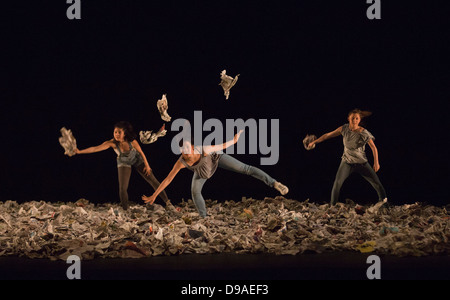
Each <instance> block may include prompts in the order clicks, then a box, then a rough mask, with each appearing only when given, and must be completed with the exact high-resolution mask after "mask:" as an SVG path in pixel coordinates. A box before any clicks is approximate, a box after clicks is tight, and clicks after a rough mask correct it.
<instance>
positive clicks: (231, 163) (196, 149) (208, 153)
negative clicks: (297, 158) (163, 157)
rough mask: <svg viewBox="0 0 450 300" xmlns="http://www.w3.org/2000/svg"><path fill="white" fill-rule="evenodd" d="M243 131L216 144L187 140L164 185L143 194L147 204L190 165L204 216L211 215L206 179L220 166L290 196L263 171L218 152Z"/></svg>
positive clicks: (196, 201)
mask: <svg viewBox="0 0 450 300" xmlns="http://www.w3.org/2000/svg"><path fill="white" fill-rule="evenodd" d="M241 133H242V130H241V131H239V132H238V133H237V134H236V135H235V136H234V138H233V139H232V140H230V141H228V142H226V143H224V144H221V145H215V146H203V147H200V146H194V145H192V143H191V142H190V141H186V140H184V141H183V145H182V147H181V156H180V158H179V159H178V160H177V161H176V163H175V165H174V166H173V168H172V170H171V171H170V173H169V175H167V177H166V178H165V179H164V180H163V181H162V182H161V185H160V186H159V187H158V189H156V191H155V192H154V193H153V195H151V196H150V197H147V196H142V200H144V201H145V203H150V204H152V203H153V202H154V201H155V199H156V197H157V196H158V195H159V194H160V193H161V192H163V191H164V189H165V188H166V187H167V186H168V185H169V184H170V183H171V182H172V180H173V179H174V178H175V176H176V175H177V174H178V172H179V171H180V170H181V169H183V168H187V169H189V170H191V171H193V172H194V176H193V177H192V183H191V194H192V199H193V201H194V204H195V207H196V208H197V211H198V213H199V215H200V216H201V217H202V218H204V217H206V216H207V212H206V205H205V200H204V199H203V196H202V188H203V185H204V184H205V182H206V181H207V180H208V179H209V178H211V177H212V176H213V175H214V173H215V171H216V170H217V168H218V167H219V168H222V169H226V170H229V171H233V172H236V173H241V174H245V175H250V176H252V177H254V178H256V179H259V180H261V181H262V182H264V183H265V184H266V185H268V186H270V187H273V188H275V189H277V190H278V191H279V192H280V193H281V194H282V195H286V194H287V193H288V191H289V189H288V188H287V187H286V186H284V185H283V184H281V183H280V182H278V181H276V180H275V179H273V178H272V177H270V176H269V175H268V174H266V173H265V172H263V171H262V170H260V169H258V168H256V167H253V166H250V165H247V164H244V163H242V162H240V161H239V160H237V159H235V158H233V157H231V156H230V155H228V154H225V153H223V154H220V153H218V152H222V150H224V149H226V148H228V147H230V146H232V145H234V144H236V143H237V141H238V140H239V137H240V135H241Z"/></svg>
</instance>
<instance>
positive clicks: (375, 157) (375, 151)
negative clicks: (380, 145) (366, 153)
mask: <svg viewBox="0 0 450 300" xmlns="http://www.w3.org/2000/svg"><path fill="white" fill-rule="evenodd" d="M369 146H370V149H372V154H373V170H374V171H375V172H378V170H380V163H379V162H378V149H377V146H375V143H374V142H373V140H369Z"/></svg>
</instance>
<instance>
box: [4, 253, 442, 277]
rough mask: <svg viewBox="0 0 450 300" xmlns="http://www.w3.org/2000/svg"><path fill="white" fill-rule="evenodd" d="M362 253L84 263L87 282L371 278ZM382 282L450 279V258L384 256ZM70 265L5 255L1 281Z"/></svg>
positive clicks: (54, 273) (58, 271) (56, 273)
mask: <svg viewBox="0 0 450 300" xmlns="http://www.w3.org/2000/svg"><path fill="white" fill-rule="evenodd" d="M370 255H371V254H370V253H367V254H362V253H358V252H333V253H322V254H303V255H296V256H289V255H283V256H277V255H270V254H224V253H222V254H208V255H199V254H185V255H179V256H156V257H149V258H142V259H101V258H99V259H94V260H86V261H81V279H84V280H97V279H112V280H155V279H159V280H310V279H312V280H321V279H327V280H330V279H331V280H333V279H336V280H343V279H349V280H359V279H362V280H365V279H367V275H366V272H367V269H368V268H369V267H370V266H371V264H370V263H367V262H366V260H367V257H369V256H370ZM380 260H381V279H389V280H395V279H406V280H412V279H414V280H417V279H446V280H448V279H450V256H438V255H436V256H426V257H395V256H385V255H380ZM70 266H71V265H70V264H67V263H66V262H65V261H51V260H47V259H29V258H20V257H0V279H2V280H8V279H14V280H18V279H19V280H20V279H27V280H29V279H31V280H33V279H40V280H43V279H44V280H67V277H66V271H67V269H68V267H70Z"/></svg>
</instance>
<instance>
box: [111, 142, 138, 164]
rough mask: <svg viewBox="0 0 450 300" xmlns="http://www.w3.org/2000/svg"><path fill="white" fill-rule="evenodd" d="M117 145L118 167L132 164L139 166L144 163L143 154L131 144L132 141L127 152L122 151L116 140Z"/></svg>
mask: <svg viewBox="0 0 450 300" xmlns="http://www.w3.org/2000/svg"><path fill="white" fill-rule="evenodd" d="M114 143H115V144H116V147H115V148H114V151H115V152H116V153H117V167H131V166H139V165H140V164H142V163H144V160H143V159H142V157H141V154H139V152H137V150H136V149H135V148H134V147H133V145H131V143H130V142H128V144H129V145H130V150H129V151H127V152H122V151H121V150H120V147H119V143H117V142H114Z"/></svg>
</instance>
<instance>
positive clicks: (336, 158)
mask: <svg viewBox="0 0 450 300" xmlns="http://www.w3.org/2000/svg"><path fill="white" fill-rule="evenodd" d="M381 2H382V19H381V20H368V19H367V17H366V10H367V8H368V6H369V5H368V4H366V1H365V0H358V1H344V0H338V1H312V0H308V1H283V2H279V1H277V2H275V1H271V2H269V1H258V2H244V1H240V2H234V1H227V2H223V1H220V2H219V1H196V2H194V1H184V2H180V1H178V2H172V1H137V0H135V1H125V0H108V1H104V0H97V1H82V4H81V5H82V12H81V20H68V19H67V17H66V10H67V8H68V7H69V5H68V4H66V1H63V0H59V1H55V0H52V1H48V0H47V1H44V0H42V1H8V3H7V4H6V3H5V4H2V8H1V13H2V18H1V23H2V25H1V32H2V33H1V40H2V41H1V50H0V51H1V66H0V69H1V81H0V101H1V109H0V114H1V115H0V117H1V118H0V120H1V124H2V126H1V128H2V135H1V137H2V138H1V140H2V143H1V159H0V164H1V169H0V170H1V171H0V172H1V173H0V177H1V182H0V201H5V200H16V201H19V202H23V201H30V200H45V201H76V200H78V199H79V198H86V199H88V200H90V201H92V202H95V203H105V202H118V185H117V168H116V162H115V156H116V154H115V153H114V152H113V151H112V150H108V151H105V152H100V153H96V154H90V155H78V156H75V157H71V158H69V157H67V156H65V155H64V150H63V148H62V147H61V146H60V145H59V143H58V137H59V136H60V132H59V130H60V128H61V127H63V126H65V127H67V128H69V129H71V130H72V131H73V133H74V135H75V137H76V138H77V143H78V147H79V148H80V149H84V148H86V147H89V146H94V145H98V144H100V143H102V142H103V141H105V140H108V139H111V138H112V132H113V126H114V124H115V123H116V122H117V121H120V120H128V121H130V122H131V123H132V124H133V125H134V128H135V131H136V132H139V131H140V130H156V129H158V128H160V127H161V125H162V124H163V121H162V120H161V118H160V116H159V113H158V111H157V109H156V100H158V99H160V98H161V95H162V94H164V93H166V94H167V98H168V101H169V111H168V112H169V114H170V115H171V117H172V120H174V119H178V118H186V119H192V118H193V115H194V110H201V111H202V112H203V119H204V120H206V119H209V118H218V119H220V120H222V121H223V122H225V120H226V119H227V118H231V119H237V118H242V119H244V120H247V119H250V118H253V119H256V120H259V119H279V120H280V133H279V139H280V159H279V162H278V164H276V165H274V166H260V167H261V169H263V170H264V171H266V172H267V173H269V174H270V175H272V176H273V177H274V178H276V179H278V180H279V181H281V182H282V183H284V184H286V185H287V186H288V187H289V188H290V193H289V194H288V195H287V196H289V197H290V198H292V199H297V200H300V201H303V200H305V199H307V198H309V199H311V201H314V202H328V201H329V195H330V192H331V187H332V184H333V180H334V176H335V174H336V171H337V168H338V166H339V163H340V157H341V155H342V151H343V146H342V139H341V138H335V139H332V140H329V141H326V142H325V143H323V144H319V145H318V146H317V148H316V149H315V150H313V151H306V150H305V149H304V148H303V145H302V139H303V137H304V136H305V135H306V134H307V133H314V134H316V135H318V136H319V135H321V134H323V133H325V132H328V131H331V130H334V129H336V128H337V127H339V126H341V125H343V124H344V123H346V117H347V113H348V111H350V110H351V109H353V108H355V107H358V108H361V109H367V110H370V111H372V112H373V115H372V116H371V117H369V118H368V119H367V122H366V124H365V126H366V128H367V129H368V130H369V131H371V132H372V134H373V135H374V136H375V137H376V140H375V143H376V145H377V147H378V150H379V160H380V165H381V170H380V171H379V172H378V175H379V177H380V179H381V181H382V183H383V184H384V186H385V188H386V191H387V193H388V197H389V200H390V201H391V202H392V203H394V204H403V203H413V202H416V201H423V202H429V203H432V204H437V205H441V204H446V203H447V199H448V197H447V189H448V187H447V186H448V182H449V160H448V142H447V138H448V127H449V126H448V125H449V121H448V110H447V107H448V102H449V95H450V94H449V91H448V85H449V76H448V75H449V74H448V69H449V65H448V63H447V56H448V53H450V52H449V50H450V49H449V45H450V44H449V28H450V27H449V24H448V23H449V22H448V20H449V18H448V15H447V12H446V10H445V9H444V7H443V6H442V4H440V3H439V2H437V1H432V2H430V1H394V2H395V3H392V2H393V1H386V0H383V1H381ZM223 69H226V70H227V73H228V74H230V75H232V76H234V75H236V74H241V76H240V77H239V81H238V83H237V85H236V86H235V87H233V89H232V90H231V96H230V99H229V100H225V97H224V96H223V91H222V89H221V87H220V86H218V83H219V82H220V72H221V71H222V70H223ZM166 128H167V129H170V123H167V124H166ZM175 134H177V132H170V130H169V132H168V134H167V136H166V137H164V138H161V139H159V140H158V141H157V143H154V144H151V145H142V148H143V150H144V152H145V153H146V155H147V158H148V160H149V163H150V166H151V167H152V169H153V171H154V173H155V175H156V177H157V178H158V179H159V180H160V181H162V180H163V179H164V177H165V176H166V175H167V174H168V172H169V171H170V170H171V168H172V166H173V164H174V162H175V161H176V159H177V156H176V155H174V154H173V153H172V152H171V150H170V142H171V139H172V138H173V136H174V135H175ZM207 134H208V133H205V134H204V136H206V135H207ZM367 154H368V158H369V161H370V163H372V161H373V158H372V153H371V151H370V149H369V147H367ZM235 157H236V158H238V159H240V160H241V161H243V162H245V163H248V164H252V165H255V166H259V162H260V157H261V155H248V154H247V155H235ZM191 177H192V173H191V172H190V171H186V170H183V171H182V172H181V173H180V174H179V175H178V176H177V177H176V178H175V180H174V181H173V182H172V184H171V185H170V186H169V187H168V189H167V193H168V195H169V198H171V199H172V201H173V202H175V203H176V202H177V201H180V200H181V199H182V198H184V199H189V198H190V182H191ZM151 193H152V189H151V187H149V186H148V185H147V184H146V183H145V182H144V180H142V179H141V178H140V176H139V175H138V174H137V172H133V175H132V178H131V182H130V188H129V194H130V199H131V200H133V201H135V202H138V201H140V196H141V195H142V194H147V195H150V194H151ZM277 194H278V193H277V192H276V191H275V190H272V189H270V188H268V187H266V186H265V185H264V184H263V183H260V182H258V181H256V180H255V179H253V178H250V177H246V176H243V175H237V174H234V173H231V172H227V171H224V170H219V171H218V172H217V173H216V174H215V175H214V177H213V178H212V179H211V180H209V181H208V183H207V184H205V186H204V189H203V195H204V197H205V199H218V200H225V199H233V200H240V199H241V197H243V196H245V197H253V198H258V199H261V198H263V197H265V196H275V195H277ZM341 197H342V199H344V198H351V199H353V200H355V201H357V202H360V203H372V202H375V201H376V200H377V195H376V193H375V191H374V190H373V189H372V188H371V186H370V185H369V184H368V183H367V182H365V181H364V179H362V178H361V177H360V176H356V175H354V176H352V177H350V178H349V179H348V180H347V181H346V183H345V184H344V187H343V189H342V192H341ZM158 201H159V200H158Z"/></svg>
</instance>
